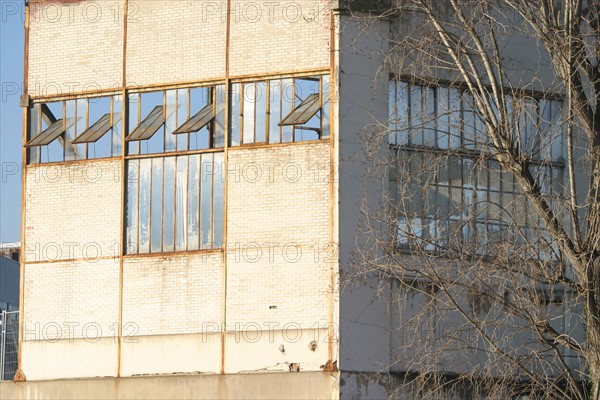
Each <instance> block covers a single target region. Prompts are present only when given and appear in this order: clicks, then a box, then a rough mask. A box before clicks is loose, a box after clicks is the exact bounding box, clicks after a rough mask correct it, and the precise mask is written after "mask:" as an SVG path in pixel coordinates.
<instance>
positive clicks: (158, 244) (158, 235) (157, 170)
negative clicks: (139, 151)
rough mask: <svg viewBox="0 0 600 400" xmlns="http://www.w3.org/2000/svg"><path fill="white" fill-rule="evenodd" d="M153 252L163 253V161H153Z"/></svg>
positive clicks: (158, 159) (157, 159)
mask: <svg viewBox="0 0 600 400" xmlns="http://www.w3.org/2000/svg"><path fill="white" fill-rule="evenodd" d="M151 201H152V215H151V222H152V225H151V226H152V252H153V253H160V252H161V251H162V230H163V229H162V226H163V221H162V216H163V212H162V208H163V159H162V158H153V159H152V199H151Z"/></svg>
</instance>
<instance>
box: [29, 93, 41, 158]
mask: <svg viewBox="0 0 600 400" xmlns="http://www.w3.org/2000/svg"><path fill="white" fill-rule="evenodd" d="M40 109H41V106H40V104H39V103H36V104H34V105H33V107H32V108H31V109H30V110H29V132H27V141H29V140H31V139H32V138H34V137H36V136H37V135H38V134H39V133H40V132H41V129H40V128H41V118H40V112H41V111H40ZM27 151H28V152H29V162H30V163H34V164H35V163H39V162H40V159H39V157H40V148H39V147H29V148H28V149H27Z"/></svg>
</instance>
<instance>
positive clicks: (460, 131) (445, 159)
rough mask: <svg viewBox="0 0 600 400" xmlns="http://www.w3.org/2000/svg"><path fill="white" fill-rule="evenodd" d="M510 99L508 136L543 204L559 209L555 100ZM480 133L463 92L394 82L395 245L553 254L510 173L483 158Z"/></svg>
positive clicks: (486, 153)
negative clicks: (516, 248)
mask: <svg viewBox="0 0 600 400" xmlns="http://www.w3.org/2000/svg"><path fill="white" fill-rule="evenodd" d="M507 100H508V104H509V105H510V110H509V112H510V114H511V118H512V123H511V125H513V126H514V127H515V129H514V133H513V135H514V140H515V141H516V142H517V143H518V144H519V147H520V148H521V149H523V150H524V152H525V153H526V154H527V155H528V157H529V158H530V166H529V168H530V171H531V172H532V175H533V176H534V177H535V178H536V179H537V181H538V183H539V184H540V187H541V188H542V192H543V193H544V194H545V195H546V196H548V201H549V203H550V204H552V205H553V206H556V207H558V203H557V202H555V201H554V199H558V198H559V197H560V195H561V194H562V193H563V187H564V183H563V173H564V171H563V169H564V168H563V159H564V141H563V132H562V128H561V123H560V119H561V102H560V101H558V100H552V99H544V98H541V99H536V98H533V97H517V96H514V97H511V98H508V99H507ZM485 132H486V131H485V127H484V126H483V121H482V119H481V118H480V117H479V116H478V115H477V114H476V113H475V112H473V99H472V97H471V95H470V94H469V93H468V92H466V91H463V90H460V89H457V88H444V87H423V86H416V85H409V84H407V83H404V82H397V81H392V82H391V84H390V136H389V141H390V145H391V151H392V152H393V155H394V160H395V163H394V168H393V169H392V173H391V174H390V179H391V184H392V188H393V192H394V194H395V205H396V207H395V211H396V212H397V217H396V218H397V224H398V230H397V244H398V247H399V248H404V249H410V248H411V247H412V246H418V248H419V249H422V250H426V251H448V250H449V249H455V248H456V249H458V250H460V251H463V250H465V249H468V250H469V251H471V252H475V253H477V254H486V253H491V252H492V250H493V249H494V248H495V246H501V245H502V244H503V243H508V242H509V243H516V244H517V245H519V244H521V245H522V248H527V250H524V251H525V252H526V253H531V254H532V255H535V256H542V257H544V258H554V257H556V256H557V254H556V252H555V250H554V247H553V246H549V244H548V241H547V240H546V238H547V234H546V232H545V230H544V228H543V226H542V223H541V222H540V220H539V218H538V217H537V214H536V212H535V210H534V209H533V208H532V207H531V205H530V204H529V203H528V201H527V198H526V197H525V196H524V195H523V194H522V192H521V189H520V187H519V185H518V184H517V182H516V180H515V178H514V177H513V176H512V174H511V173H510V172H508V171H506V170H504V169H503V168H502V167H501V166H500V163H499V162H497V161H496V160H494V159H493V157H491V156H490V155H491V154H492V153H493V151H491V150H492V149H491V147H490V144H489V142H488V138H487V135H486V133H485ZM557 213H559V214H560V210H557Z"/></svg>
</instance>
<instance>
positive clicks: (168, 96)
mask: <svg viewBox="0 0 600 400" xmlns="http://www.w3.org/2000/svg"><path fill="white" fill-rule="evenodd" d="M225 100H226V96H225V86H224V85H216V86H207V87H194V88H182V89H170V90H160V91H153V92H143V93H131V94H130V95H129V135H128V136H127V138H126V141H127V142H128V153H127V154H129V155H138V154H161V153H170V152H181V151H193V150H204V149H212V148H222V147H224V145H225V111H226V108H227V107H226V103H225Z"/></svg>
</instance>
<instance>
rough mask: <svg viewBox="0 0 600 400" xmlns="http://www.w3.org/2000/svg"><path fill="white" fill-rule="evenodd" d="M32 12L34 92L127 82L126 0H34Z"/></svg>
mask: <svg viewBox="0 0 600 400" xmlns="http://www.w3.org/2000/svg"><path fill="white" fill-rule="evenodd" d="M30 15H31V17H30V26H31V28H30V34H29V76H28V80H29V94H30V95H32V96H51V95H56V94H69V93H74V92H75V93H78V92H93V91H96V90H101V89H117V88H119V87H120V86H121V85H122V70H123V25H124V24H123V20H124V18H123V0H111V1H89V2H73V1H70V2H58V1H33V2H31V11H30Z"/></svg>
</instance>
